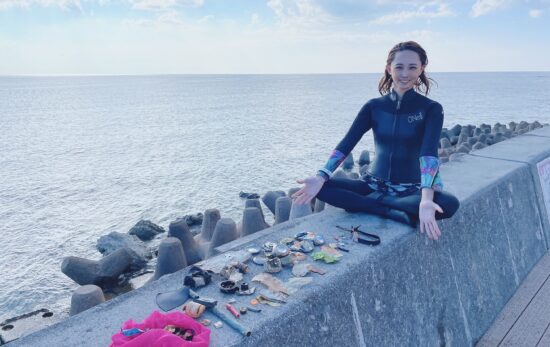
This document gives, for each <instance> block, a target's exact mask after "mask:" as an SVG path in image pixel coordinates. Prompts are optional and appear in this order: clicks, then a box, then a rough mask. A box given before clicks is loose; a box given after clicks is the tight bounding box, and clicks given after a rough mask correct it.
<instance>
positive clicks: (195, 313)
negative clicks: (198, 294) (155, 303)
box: [181, 300, 206, 319]
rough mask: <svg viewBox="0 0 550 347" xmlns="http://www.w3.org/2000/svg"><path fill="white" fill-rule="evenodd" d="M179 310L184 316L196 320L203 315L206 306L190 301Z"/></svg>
mask: <svg viewBox="0 0 550 347" xmlns="http://www.w3.org/2000/svg"><path fill="white" fill-rule="evenodd" d="M181 309H182V310H183V311H184V312H185V314H186V315H188V316H189V317H191V318H195V319H196V318H199V317H200V316H201V315H202V314H203V313H204V311H205V310H206V306H204V305H202V304H199V303H198V302H194V301H192V300H190V301H187V302H186V303H185V304H184V305H183V307H182V308H181Z"/></svg>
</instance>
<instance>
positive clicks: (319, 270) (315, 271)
mask: <svg viewBox="0 0 550 347" xmlns="http://www.w3.org/2000/svg"><path fill="white" fill-rule="evenodd" d="M309 272H314V273H316V274H319V275H324V274H326V273H327V272H326V271H325V270H322V269H319V268H318V267H315V266H313V265H310V266H309Z"/></svg>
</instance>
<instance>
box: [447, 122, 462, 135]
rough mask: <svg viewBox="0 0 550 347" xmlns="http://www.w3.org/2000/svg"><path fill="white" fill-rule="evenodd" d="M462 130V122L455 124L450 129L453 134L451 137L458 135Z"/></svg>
mask: <svg viewBox="0 0 550 347" xmlns="http://www.w3.org/2000/svg"><path fill="white" fill-rule="evenodd" d="M461 130H462V126H461V125H460V124H457V125H455V126H454V127H452V128H451V129H450V130H449V134H450V135H451V138H452V137H453V136H458V135H459V134H460V131H461Z"/></svg>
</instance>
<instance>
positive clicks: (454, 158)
mask: <svg viewBox="0 0 550 347" xmlns="http://www.w3.org/2000/svg"><path fill="white" fill-rule="evenodd" d="M465 155H466V154H465V153H453V154H451V156H450V157H449V161H460V160H461V159H462V157H464V156H465Z"/></svg>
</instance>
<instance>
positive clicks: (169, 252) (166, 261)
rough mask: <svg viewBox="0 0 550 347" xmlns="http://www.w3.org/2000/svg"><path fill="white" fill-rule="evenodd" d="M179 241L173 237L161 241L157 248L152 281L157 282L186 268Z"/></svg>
mask: <svg viewBox="0 0 550 347" xmlns="http://www.w3.org/2000/svg"><path fill="white" fill-rule="evenodd" d="M185 258H186V257H185V253H184V251H183V247H182V244H181V242H180V240H178V239H176V238H175V237H167V238H166V239H164V240H162V242H161V243H160V246H159V256H158V260H157V267H156V269H155V274H154V275H153V277H152V280H153V281H155V280H158V279H159V278H161V277H162V276H164V275H167V274H171V273H174V272H176V271H179V270H181V269H183V268H185V267H186V266H187V263H186V261H185Z"/></svg>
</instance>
